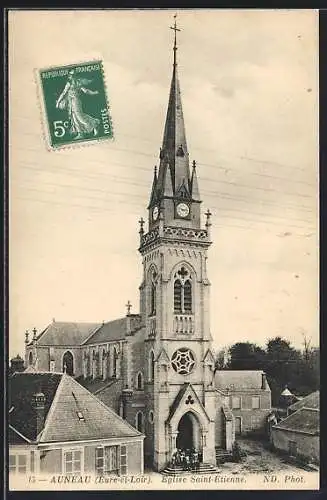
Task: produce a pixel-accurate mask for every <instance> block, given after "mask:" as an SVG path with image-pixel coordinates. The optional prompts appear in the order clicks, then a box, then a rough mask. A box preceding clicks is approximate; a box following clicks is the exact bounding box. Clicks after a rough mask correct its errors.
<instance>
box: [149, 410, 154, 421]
mask: <svg viewBox="0 0 327 500" xmlns="http://www.w3.org/2000/svg"><path fill="white" fill-rule="evenodd" d="M148 420H149V422H150V424H153V422H154V413H153V411H152V410H150V411H149V415H148Z"/></svg>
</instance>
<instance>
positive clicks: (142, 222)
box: [139, 217, 145, 233]
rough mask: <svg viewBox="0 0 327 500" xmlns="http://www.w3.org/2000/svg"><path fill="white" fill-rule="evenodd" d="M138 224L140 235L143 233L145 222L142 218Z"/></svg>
mask: <svg viewBox="0 0 327 500" xmlns="http://www.w3.org/2000/svg"><path fill="white" fill-rule="evenodd" d="M139 224H140V233H143V231H144V230H143V226H144V224H145V221H144V219H143V217H141V218H140V220H139Z"/></svg>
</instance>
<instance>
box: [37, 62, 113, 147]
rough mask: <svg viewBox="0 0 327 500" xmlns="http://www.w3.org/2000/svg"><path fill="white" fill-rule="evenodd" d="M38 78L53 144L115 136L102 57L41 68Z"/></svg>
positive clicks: (59, 144)
mask: <svg viewBox="0 0 327 500" xmlns="http://www.w3.org/2000/svg"><path fill="white" fill-rule="evenodd" d="M39 80H40V85H41V90H42V98H43V112H44V114H45V116H44V118H45V120H46V125H47V129H48V139H49V144H50V146H51V147H52V148H60V147H63V146H67V145H72V144H76V143H81V142H89V141H97V140H100V139H112V138H113V128H112V121H111V117H110V112H109V102H108V99H107V93H106V86H105V81H104V73H103V65H102V62H101V61H92V62H85V63H80V64H73V65H69V66H57V67H52V68H48V69H42V70H40V71H39Z"/></svg>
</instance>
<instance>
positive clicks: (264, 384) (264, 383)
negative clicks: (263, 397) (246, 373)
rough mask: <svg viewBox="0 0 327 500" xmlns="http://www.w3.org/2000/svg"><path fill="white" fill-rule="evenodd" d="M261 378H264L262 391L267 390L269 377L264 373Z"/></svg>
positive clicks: (262, 379)
mask: <svg viewBox="0 0 327 500" xmlns="http://www.w3.org/2000/svg"><path fill="white" fill-rule="evenodd" d="M261 377H262V378H261V389H263V390H265V389H267V377H266V374H265V373H263V374H262V375H261Z"/></svg>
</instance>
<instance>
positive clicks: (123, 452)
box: [120, 444, 127, 475]
mask: <svg viewBox="0 0 327 500" xmlns="http://www.w3.org/2000/svg"><path fill="white" fill-rule="evenodd" d="M120 473H121V474H122V475H125V474H127V446H126V445H124V444H123V445H121V447H120Z"/></svg>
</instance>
